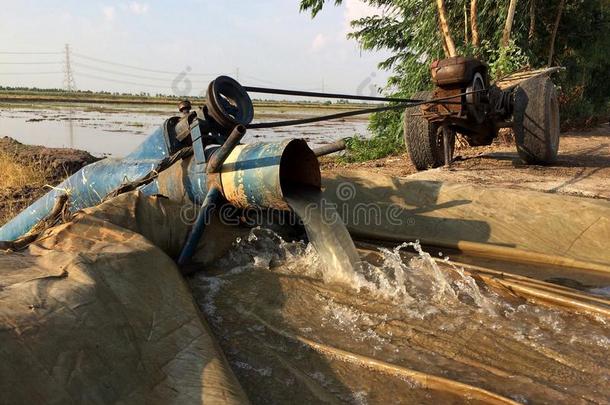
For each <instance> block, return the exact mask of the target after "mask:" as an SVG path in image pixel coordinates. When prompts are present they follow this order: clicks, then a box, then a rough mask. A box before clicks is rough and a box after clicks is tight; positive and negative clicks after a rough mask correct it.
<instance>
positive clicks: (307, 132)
mask: <svg viewBox="0 0 610 405" xmlns="http://www.w3.org/2000/svg"><path fill="white" fill-rule="evenodd" d="M320 113H322V114H323V113H324V111H315V112H307V113H301V112H299V111H294V110H293V111H275V112H264V111H263V112H257V117H256V120H257V121H271V120H279V119H282V117H283V118H286V117H289V118H294V117H303V116H311V115H318V114H320ZM175 114H176V111H175V108H174V107H172V106H152V107H150V106H145V107H142V106H121V105H112V106H99V105H93V104H70V105H68V104H63V105H58V104H51V103H49V104H44V103H38V104H36V105H32V104H13V105H3V106H2V107H1V108H0V136H10V137H12V138H15V139H17V140H18V141H19V142H22V143H26V144H34V145H44V146H48V147H66V148H77V149H83V150H87V151H88V152H90V153H91V154H93V155H96V156H115V157H122V156H125V155H127V154H128V153H129V152H130V151H131V150H133V149H134V148H135V147H137V146H138V145H139V144H140V143H141V142H142V141H143V140H144V137H145V136H146V135H148V134H150V133H152V132H153V131H154V130H155V129H156V128H157V127H158V126H160V125H161V124H163V122H164V121H165V119H167V118H169V117H170V116H172V115H175ZM367 124H368V121H367V120H365V119H352V120H350V119H348V120H339V121H328V122H322V123H318V124H310V125H300V126H296V127H286V128H272V129H257V130H251V131H249V132H248V134H247V135H246V137H245V138H244V142H246V143H250V142H256V141H276V140H281V139H286V138H304V139H305V140H306V141H308V142H309V144H310V146H312V147H316V146H320V145H323V144H326V143H329V142H333V141H335V140H337V139H340V138H344V137H348V136H354V135H356V134H359V135H362V136H368V130H367Z"/></svg>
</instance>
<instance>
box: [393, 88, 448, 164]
mask: <svg viewBox="0 0 610 405" xmlns="http://www.w3.org/2000/svg"><path fill="white" fill-rule="evenodd" d="M413 98H414V99H416V100H430V99H431V98H432V93H431V92H429V91H422V92H419V93H415V94H414V95H413ZM404 137H405V144H406V146H407V150H408V151H409V156H411V161H412V162H413V165H415V168H416V169H417V170H426V169H430V168H433V167H439V166H443V165H444V164H445V158H444V153H443V149H444V146H443V129H442V128H441V126H440V125H438V124H436V123H432V122H429V121H428V120H426V119H425V118H423V117H422V116H421V107H420V106H415V107H408V108H407V109H406V110H405V118H404ZM454 147H455V136H452V137H451V149H450V152H451V153H450V155H451V157H453V150H454Z"/></svg>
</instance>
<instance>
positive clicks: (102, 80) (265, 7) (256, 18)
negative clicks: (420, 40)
mask: <svg viewBox="0 0 610 405" xmlns="http://www.w3.org/2000/svg"><path fill="white" fill-rule="evenodd" d="M376 12H377V11H376V10H375V9H372V8H370V7H368V6H366V5H365V4H363V3H362V2H360V0H346V1H344V4H343V5H342V6H340V7H333V6H331V5H330V4H329V5H328V6H327V7H326V8H325V9H324V10H323V11H322V12H321V13H320V14H318V16H317V17H316V18H315V19H311V17H310V15H309V14H308V13H301V12H299V1H298V0H256V1H253V0H232V1H218V0H181V1H178V2H174V1H171V2H170V1H154V0H149V1H147V0H142V1H121V0H118V1H112V0H107V1H102V2H98V1H86V2H83V1H75V0H63V1H59V0H39V1H33V0H22V1H19V2H15V1H8V0H3V1H2V12H1V13H0V38H1V39H2V40H1V41H0V85H4V86H17V85H21V86H28V87H40V88H57V87H64V73H63V72H64V69H65V65H66V63H65V44H69V45H70V50H71V51H70V57H71V63H70V65H71V68H72V70H73V75H74V81H75V85H76V88H78V89H81V90H106V91H111V92H114V91H118V92H132V93H138V92H142V91H144V92H149V93H152V94H155V93H164V94H176V95H180V96H182V95H191V96H193V95H199V94H203V93H204V92H205V88H206V87H207V83H209V81H210V80H212V79H213V78H214V77H216V76H218V75H221V74H225V75H229V76H231V77H234V78H236V79H238V81H240V83H242V84H243V85H249V86H276V87H283V88H290V89H300V90H310V91H331V92H343V93H351V94H362V95H371V94H372V93H374V92H375V86H383V84H384V83H385V80H386V78H387V75H388V74H387V72H383V71H380V70H379V69H378V68H377V64H378V63H379V62H381V61H382V60H384V59H385V58H386V57H387V56H388V54H387V53H386V52H384V51H377V52H365V51H361V50H360V49H359V46H358V44H357V42H356V41H354V40H352V39H347V38H346V35H347V33H348V32H349V31H350V27H349V21H351V20H353V19H354V18H358V17H362V16H366V15H371V14H374V13H376ZM11 52H12V53H11ZM30 52H32V53H34V54H29V53H30ZM43 52H56V53H50V54H43ZM107 62H111V63H107ZM132 67H133V68H132ZM17 73H18V74H17ZM262 97H264V96H262Z"/></svg>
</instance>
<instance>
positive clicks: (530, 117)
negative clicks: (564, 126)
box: [514, 77, 560, 165]
mask: <svg viewBox="0 0 610 405" xmlns="http://www.w3.org/2000/svg"><path fill="white" fill-rule="evenodd" d="M514 118H515V142H516V144H517V152H518V153H519V157H520V158H521V159H522V160H523V161H524V162H525V163H527V164H540V165H548V164H551V163H553V162H554V161H555V160H556V159H557V152H558V151H559V132H560V130H559V102H558V101H557V90H556V89H555V85H554V84H553V82H552V81H551V79H549V78H548V77H542V78H536V79H532V80H526V81H525V82H523V83H522V84H520V85H519V87H518V88H517V89H516V93H515V111H514Z"/></svg>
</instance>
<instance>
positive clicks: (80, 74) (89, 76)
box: [78, 72, 170, 90]
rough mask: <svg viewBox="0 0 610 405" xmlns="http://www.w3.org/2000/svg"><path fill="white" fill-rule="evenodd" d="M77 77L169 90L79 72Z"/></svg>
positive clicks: (167, 87)
mask: <svg viewBox="0 0 610 405" xmlns="http://www.w3.org/2000/svg"><path fill="white" fill-rule="evenodd" d="M78 76H83V77H88V78H90V79H97V80H103V81H106V82H112V83H119V84H130V85H132V86H143V87H151V88H157V89H166V90H167V89H169V88H170V86H158V85H156V84H148V83H135V82H130V81H126V80H118V79H111V78H108V77H102V76H96V75H90V74H87V73H80V72H78Z"/></svg>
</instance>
